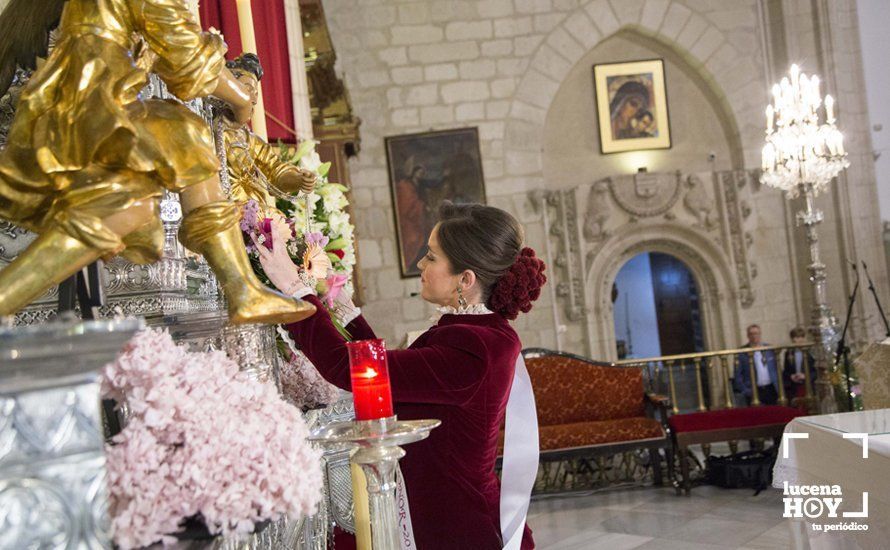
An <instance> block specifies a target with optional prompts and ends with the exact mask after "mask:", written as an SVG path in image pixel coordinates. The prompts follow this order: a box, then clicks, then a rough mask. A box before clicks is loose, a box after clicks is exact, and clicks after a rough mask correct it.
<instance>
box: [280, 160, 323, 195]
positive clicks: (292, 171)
mask: <svg viewBox="0 0 890 550" xmlns="http://www.w3.org/2000/svg"><path fill="white" fill-rule="evenodd" d="M315 182H316V177H315V173H313V172H310V171H309V170H306V169H305V168H300V167H297V166H293V165H288V167H287V170H285V171H284V172H282V173H281V175H280V176H279V177H278V179H277V180H276V181H275V186H276V187H278V188H279V189H281V190H282V191H284V192H285V193H290V194H296V193H298V192H300V191H302V192H303V193H306V194H309V193H311V192H312V191H313V190H314V189H315Z"/></svg>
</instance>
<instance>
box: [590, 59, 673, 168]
mask: <svg viewBox="0 0 890 550" xmlns="http://www.w3.org/2000/svg"><path fill="white" fill-rule="evenodd" d="M593 88H594V91H595V95H596V113H597V121H598V123H599V131H600V132H599V133H600V151H602V152H603V153H604V154H605V153H620V152H624V151H639V150H641V149H669V148H670V146H671V129H670V120H669V118H668V106H667V91H666V89H665V85H664V61H663V60H661V59H649V60H645V61H630V62H627V63H605V64H601V65H594V66H593Z"/></svg>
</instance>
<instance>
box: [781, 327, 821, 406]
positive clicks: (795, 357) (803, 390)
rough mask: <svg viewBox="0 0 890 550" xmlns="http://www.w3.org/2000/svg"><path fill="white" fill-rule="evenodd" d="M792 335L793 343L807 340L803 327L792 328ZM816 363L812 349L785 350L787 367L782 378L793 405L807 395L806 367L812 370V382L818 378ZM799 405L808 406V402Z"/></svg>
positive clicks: (783, 370) (803, 342)
mask: <svg viewBox="0 0 890 550" xmlns="http://www.w3.org/2000/svg"><path fill="white" fill-rule="evenodd" d="M790 336H791V343H792V344H795V345H800V344H805V343H806V341H807V331H806V330H805V329H804V328H803V327H794V328H793V329H791V334H790ZM815 364H816V359H815V357H813V352H812V350H810V349H801V348H796V349H789V350H787V351H786V352H785V368H784V369H782V378H783V380H784V383H785V394H786V395H787V396H788V399H789V400H790V401H791V404H792V405H795V402H794V400H795V399H798V400H799V399H800V398H802V397H806V394H807V387H806V374H805V373H806V370H804V369H807V370H809V371H810V372H809V374H810V383H811V384H812V383H813V382H814V381H815V380H816V369H815V367H814V365H815ZM797 406H803V407H806V404H803V405H801V404H800V402H798V403H797Z"/></svg>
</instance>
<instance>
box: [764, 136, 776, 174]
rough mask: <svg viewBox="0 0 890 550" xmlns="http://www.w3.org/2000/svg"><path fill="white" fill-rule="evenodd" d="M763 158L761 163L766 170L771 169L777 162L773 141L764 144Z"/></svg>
mask: <svg viewBox="0 0 890 550" xmlns="http://www.w3.org/2000/svg"><path fill="white" fill-rule="evenodd" d="M762 159H763V162H762V164H761V167H762V168H763V171H764V172H766V171H768V170H771V169H772V168H773V166H774V165H775V163H776V160H775V154H774V149H773V144H772V143H767V144H766V145H764V146H763V154H762Z"/></svg>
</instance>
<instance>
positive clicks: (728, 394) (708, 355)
mask: <svg viewBox="0 0 890 550" xmlns="http://www.w3.org/2000/svg"><path fill="white" fill-rule="evenodd" d="M814 346H815V344H812V343H808V344H789V345H784V346H763V347H757V348H739V349H727V350H720V351H707V352H700V353H685V354H681V355H665V356H661V357H646V358H641V359H623V360H621V361H616V362H615V363H614V365H616V366H625V367H640V368H642V369H643V370H644V373H645V375H646V378H647V380H648V384H649V390H650V391H653V392H659V386H660V384H661V383H663V380H662V375H664V374H665V373H666V376H667V390H668V391H669V392H670V398H671V406H672V408H673V412H674V413H679V412H680V410H681V407H680V400H678V395H679V396H680V399H681V400H683V401H688V399H687V397H688V395H687V394H686V393H685V392H684V393H680V394H678V389H677V379H678V378H683V379H686V378H688V377H687V376H686V373H687V371H688V369H689V368H691V369H693V373H694V385H695V395H696V398H695V402H694V403H693V406H692V407H688V408H687V407H683V409H684V410H687V411H688V410H698V411H707V410H712V409H722V408H733V407H735V403H734V400H733V397H734V395H735V392H734V388H733V383H732V381H733V379H734V378H735V374H736V370H737V369H738V366H739V358H740V357H741V356H742V355H745V356H747V358H748V369H749V374H750V380H751V403H750V405H751V406H759V405H761V401H760V395H759V391H758V389H757V383H756V380H757V373H756V365H755V361H754V354H755V353H756V352H760V353H761V354H764V355H765V354H766V353H767V352H770V353H773V354H774V355H775V358H776V375H777V376H778V378H779V380H778V381H777V382H778V383H777V386H778V387H777V390H778V396H779V397H778V402H779V404H780V405H787V404H788V402H789V399H788V396H787V395H785V393H786V392H785V378H784V374H783V371H784V365H785V355H786V354H788V353H793V352H794V351H795V350H798V349H799V350H802V351H804V353H803V365H802V370H803V375H804V388H805V394H804V396H803V398H798V401H799V400H800V399H804V400H805V403H806V404H807V406H809V405H810V404H811V403H813V395H814V391H813V383H814V380H811V376H810V369H811V368H812V366H811V365H810V354H809V353H806V350H808V349H810V348H813V347H814ZM685 381H686V382H689V384H688V385H691V384H692V381H691V380H685ZM690 389H691V388H690ZM706 394H707V396H706ZM791 397H792V398H794V397H795V396H791Z"/></svg>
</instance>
